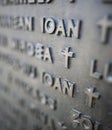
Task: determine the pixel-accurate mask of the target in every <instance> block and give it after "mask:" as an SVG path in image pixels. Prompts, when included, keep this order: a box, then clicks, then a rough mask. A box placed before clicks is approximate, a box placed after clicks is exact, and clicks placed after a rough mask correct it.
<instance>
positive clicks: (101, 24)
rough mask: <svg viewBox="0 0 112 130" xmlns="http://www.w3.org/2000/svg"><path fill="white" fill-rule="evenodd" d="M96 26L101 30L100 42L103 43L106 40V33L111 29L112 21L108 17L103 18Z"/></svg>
mask: <svg viewBox="0 0 112 130" xmlns="http://www.w3.org/2000/svg"><path fill="white" fill-rule="evenodd" d="M98 26H99V27H101V28H102V36H101V42H103V43H105V42H106V40H107V33H108V30H109V29H112V19H110V17H109V16H105V17H104V18H103V19H102V20H101V21H99V23H98Z"/></svg>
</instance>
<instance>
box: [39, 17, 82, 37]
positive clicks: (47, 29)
mask: <svg viewBox="0 0 112 130" xmlns="http://www.w3.org/2000/svg"><path fill="white" fill-rule="evenodd" d="M80 28H81V21H80V20H74V19H69V20H65V19H58V20H56V19H54V18H52V17H48V18H47V17H43V18H42V19H41V32H42V33H48V34H56V35H62V36H64V37H75V38H77V39H78V38H79V37H80Z"/></svg>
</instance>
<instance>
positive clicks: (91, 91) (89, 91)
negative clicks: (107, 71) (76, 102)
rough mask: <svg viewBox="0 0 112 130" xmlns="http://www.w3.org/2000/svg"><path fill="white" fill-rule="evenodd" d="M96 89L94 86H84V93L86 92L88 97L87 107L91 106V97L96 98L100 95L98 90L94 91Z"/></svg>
mask: <svg viewBox="0 0 112 130" xmlns="http://www.w3.org/2000/svg"><path fill="white" fill-rule="evenodd" d="M95 89H96V87H95V86H94V87H92V88H86V90H85V94H87V96H88V97H89V103H88V105H89V107H92V104H93V99H98V98H99V97H100V94H99V93H98V92H94V91H95Z"/></svg>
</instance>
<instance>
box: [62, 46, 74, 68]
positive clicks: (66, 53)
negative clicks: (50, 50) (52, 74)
mask: <svg viewBox="0 0 112 130" xmlns="http://www.w3.org/2000/svg"><path fill="white" fill-rule="evenodd" d="M70 50H71V47H66V48H65V49H64V50H62V51H61V54H62V55H64V56H65V68H69V60H70V58H73V57H74V55H75V53H74V52H72V51H70Z"/></svg>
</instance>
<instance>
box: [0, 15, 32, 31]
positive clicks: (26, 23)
mask: <svg viewBox="0 0 112 130" xmlns="http://www.w3.org/2000/svg"><path fill="white" fill-rule="evenodd" d="M0 27H4V28H11V29H15V30H25V31H33V30H34V17H30V16H24V17H22V16H7V15H0Z"/></svg>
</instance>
